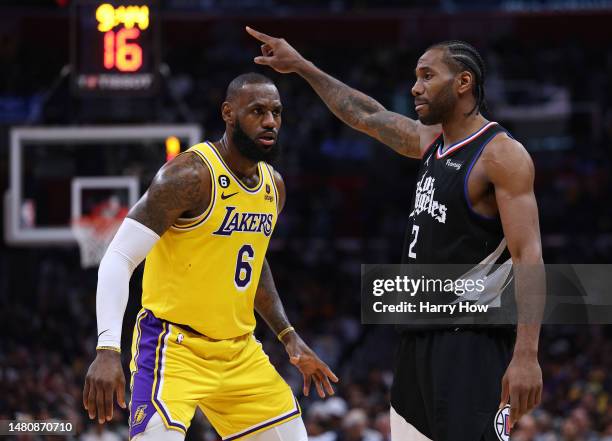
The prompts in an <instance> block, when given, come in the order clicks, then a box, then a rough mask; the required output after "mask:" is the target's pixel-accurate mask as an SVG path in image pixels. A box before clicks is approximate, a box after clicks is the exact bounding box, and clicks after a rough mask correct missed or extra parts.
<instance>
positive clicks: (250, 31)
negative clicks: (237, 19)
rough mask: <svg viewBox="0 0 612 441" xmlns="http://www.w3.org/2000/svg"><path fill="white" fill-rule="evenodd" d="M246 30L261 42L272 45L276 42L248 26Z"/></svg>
mask: <svg viewBox="0 0 612 441" xmlns="http://www.w3.org/2000/svg"><path fill="white" fill-rule="evenodd" d="M245 29H246V31H247V32H248V33H249V34H250V35H251V36H252V37H255V38H257V39H258V40H259V41H263V42H264V43H272V41H274V40H276V38H274V37H272V36H270V35H267V34H264V33H263V32H259V31H256V30H255V29H253V28H250V27H248V26H246V27H245Z"/></svg>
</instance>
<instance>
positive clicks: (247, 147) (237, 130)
mask: <svg viewBox="0 0 612 441" xmlns="http://www.w3.org/2000/svg"><path fill="white" fill-rule="evenodd" d="M232 140H233V141H234V145H235V146H236V148H237V149H238V151H239V152H240V154H241V155H242V156H244V157H245V158H247V159H250V160H251V161H253V162H259V161H264V162H274V161H275V160H277V159H278V157H279V155H280V152H281V146H280V144H279V142H278V135H277V137H276V142H275V143H274V144H273V145H271V146H270V147H269V148H268V149H264V148H263V146H260V145H258V144H257V143H256V142H255V141H254V140H253V139H251V138H250V137H249V135H247V134H246V133H245V132H244V130H242V127H240V123H239V122H238V121H236V126H235V127H234V130H233V131H232Z"/></svg>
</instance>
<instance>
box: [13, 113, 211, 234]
mask: <svg viewBox="0 0 612 441" xmlns="http://www.w3.org/2000/svg"><path fill="white" fill-rule="evenodd" d="M169 138H172V139H173V140H174V142H175V141H176V139H178V140H179V142H180V146H181V150H186V149H187V148H188V147H190V146H191V145H194V144H197V143H198V142H201V141H202V130H201V128H200V127H199V126H197V125H167V126H164V125H154V126H153V125H143V126H79V127H15V128H12V129H11V132H10V171H9V175H10V178H9V179H10V182H9V190H8V191H7V193H6V194H5V198H4V213H5V219H4V226H5V231H4V234H5V240H6V242H7V243H8V244H10V245H24V246H27V245H32V246H35V245H62V244H64V245H66V244H73V243H74V242H75V238H74V234H73V232H72V231H71V228H70V224H71V219H72V218H74V216H75V214H76V215H84V214H87V209H88V207H86V206H83V203H84V202H82V201H83V200H84V199H83V198H84V197H85V196H87V192H89V195H90V197H87V198H86V200H89V199H92V200H95V199H96V198H99V195H102V196H104V192H105V191H107V192H116V190H117V189H118V188H119V187H124V190H126V191H125V192H124V193H125V196H124V197H123V196H122V198H123V199H124V201H123V203H124V204H127V205H128V206H129V207H131V205H133V203H134V202H135V200H137V199H138V198H139V197H140V196H141V195H142V193H144V191H145V190H146V189H147V188H148V187H149V184H150V182H151V179H152V178H153V176H154V175H155V173H156V172H157V170H159V168H160V167H161V166H162V165H163V164H164V163H165V162H166V159H167V158H166V145H167V140H168V139H169ZM111 182H114V183H115V184H117V185H118V187H114V185H115V184H112V185H110V187H109V186H107V185H106V184H107V183H111ZM127 182H129V184H128V185H125V186H122V185H119V184H121V183H127ZM94 190H96V191H97V194H96V193H95V192H94ZM135 192H136V193H135ZM134 194H137V198H136V199H134ZM75 198H76V199H75ZM79 204H80V205H81V206H80V207H78V205H79ZM129 207H128V208H129ZM75 210H76V211H77V212H79V213H76V212H75Z"/></svg>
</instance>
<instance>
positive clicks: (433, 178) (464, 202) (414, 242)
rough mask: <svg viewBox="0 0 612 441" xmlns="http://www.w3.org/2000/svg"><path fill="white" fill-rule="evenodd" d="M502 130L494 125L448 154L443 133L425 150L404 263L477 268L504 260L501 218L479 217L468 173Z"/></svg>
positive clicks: (491, 123) (452, 149)
mask: <svg viewBox="0 0 612 441" xmlns="http://www.w3.org/2000/svg"><path fill="white" fill-rule="evenodd" d="M500 132H505V129H504V128H503V127H501V126H500V125H499V124H497V123H495V122H490V123H488V124H487V125H485V126H484V127H483V128H481V129H480V130H478V131H477V132H476V133H474V134H472V135H471V136H469V137H468V138H466V139H464V140H463V141H460V142H458V143H456V144H454V145H452V146H450V147H449V148H448V149H447V150H446V151H445V152H444V153H442V147H443V146H444V139H443V138H442V134H440V135H439V136H438V137H437V138H436V139H435V140H434V142H433V143H432V144H431V146H430V147H429V148H428V149H427V151H426V152H425V154H424V155H423V158H422V159H421V167H420V170H419V173H418V176H417V184H416V191H415V195H414V199H413V201H412V212H411V213H410V222H409V224H408V231H407V232H406V242H405V245H404V254H403V258H402V261H403V263H408V264H411V263H423V264H477V263H480V262H482V261H484V260H485V259H487V258H489V259H490V258H493V257H495V256H496V257H495V258H494V259H493V260H494V261H495V260H497V259H498V258H499V257H500V255H501V254H502V252H503V251H504V249H505V240H504V233H503V230H502V226H501V220H500V218H499V217H498V216H495V217H491V218H488V217H484V216H482V215H480V214H478V213H476V212H475V211H474V210H473V209H472V207H471V204H470V201H469V197H468V190H467V180H468V176H469V174H470V171H471V170H472V168H473V167H474V164H475V163H476V161H477V160H478V158H479V157H480V154H481V153H482V151H483V149H484V148H485V146H486V145H487V144H488V143H489V141H491V139H493V137H494V136H495V135H497V134H498V133H500ZM496 251H497V252H496Z"/></svg>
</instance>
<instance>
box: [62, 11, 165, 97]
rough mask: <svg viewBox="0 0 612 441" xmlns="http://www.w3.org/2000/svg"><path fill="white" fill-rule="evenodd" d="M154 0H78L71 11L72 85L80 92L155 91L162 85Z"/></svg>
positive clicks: (88, 93)
mask: <svg viewBox="0 0 612 441" xmlns="http://www.w3.org/2000/svg"><path fill="white" fill-rule="evenodd" d="M156 18H157V8H156V2H155V1H154V0H78V1H76V2H75V3H73V9H72V16H71V65H72V89H73V91H75V92H76V93H77V94H79V95H98V96H100V95H105V96H113V95H115V96H117V95H120V96H125V95H141V96H143V95H150V94H152V93H154V92H155V91H156V89H157V83H158V81H159V79H158V67H159V35H158V27H157V20H156Z"/></svg>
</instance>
